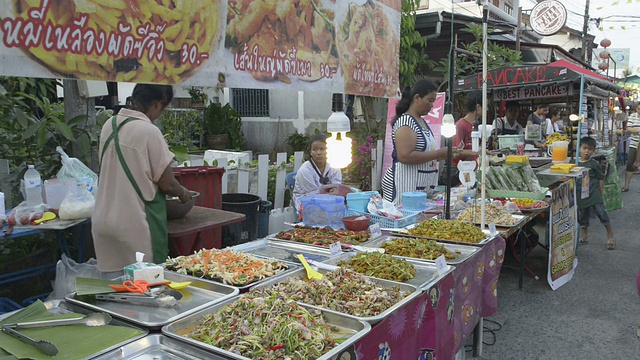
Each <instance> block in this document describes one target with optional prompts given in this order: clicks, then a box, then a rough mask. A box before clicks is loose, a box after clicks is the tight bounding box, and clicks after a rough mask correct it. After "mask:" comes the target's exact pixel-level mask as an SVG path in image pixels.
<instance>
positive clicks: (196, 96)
mask: <svg viewBox="0 0 640 360" xmlns="http://www.w3.org/2000/svg"><path fill="white" fill-rule="evenodd" d="M187 92H188V93H189V96H190V97H191V107H192V108H194V109H199V110H202V109H204V107H205V106H206V104H207V101H208V100H209V96H207V93H205V92H204V88H203V87H201V86H192V87H190V88H189V89H187Z"/></svg>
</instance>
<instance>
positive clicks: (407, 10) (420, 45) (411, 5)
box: [399, 0, 428, 87]
mask: <svg viewBox="0 0 640 360" xmlns="http://www.w3.org/2000/svg"><path fill="white" fill-rule="evenodd" d="M419 6H420V0H404V1H402V18H401V21H400V78H399V80H400V86H401V87H403V86H406V85H411V84H413V83H414V82H415V76H416V71H418V70H419V69H420V66H421V65H423V64H426V63H427V62H428V60H427V56H426V54H425V48H426V46H427V40H426V39H425V38H423V37H422V35H420V33H419V32H418V31H417V30H416V10H417V9H418V7H419Z"/></svg>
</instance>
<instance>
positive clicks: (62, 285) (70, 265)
mask: <svg viewBox="0 0 640 360" xmlns="http://www.w3.org/2000/svg"><path fill="white" fill-rule="evenodd" d="M78 277H83V278H91V279H102V273H101V272H100V270H98V262H97V261H96V259H94V258H91V259H89V260H88V261H87V262H84V263H80V264H79V263H77V262H75V261H73V260H72V259H69V258H68V257H67V255H65V254H62V258H61V260H58V263H57V264H56V279H55V281H54V282H53V292H52V293H51V295H50V297H49V298H53V299H64V297H65V296H67V295H68V294H70V293H72V292H75V291H76V278H78Z"/></svg>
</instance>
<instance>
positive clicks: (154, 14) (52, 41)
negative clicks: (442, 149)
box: [0, 0, 401, 97]
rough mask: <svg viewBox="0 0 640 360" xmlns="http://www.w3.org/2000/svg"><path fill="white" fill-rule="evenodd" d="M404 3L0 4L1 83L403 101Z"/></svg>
mask: <svg viewBox="0 0 640 360" xmlns="http://www.w3.org/2000/svg"><path fill="white" fill-rule="evenodd" d="M400 6H401V2H400V0H384V1H372V0H369V1H363V0H357V1H356V0H353V1H335V0H314V1H307V2H300V3H294V2H289V1H287V2H284V1H265V0H236V1H232V2H228V1H227V0H207V1H201V0H183V1H166V2H158V1H157V0H138V1H135V2H132V1H126V0H110V1H104V0H83V1H76V0H31V1H26V0H0V17H1V20H0V37H1V39H2V41H1V42H0V55H1V56H2V59H3V61H2V62H1V63H0V75H6V76H29V77H47V78H77V79H84V80H105V81H126V82H144V83H160V84H172V85H174V84H182V85H185V86H192V85H198V86H219V87H222V86H226V87H237V88H267V89H270V88H279V89H291V90H302V91H305V90H306V91H321V92H337V93H348V94H356V95H370V96H377V97H396V96H397V95H398V87H399V85H398V72H399V70H398V69H399V52H400Z"/></svg>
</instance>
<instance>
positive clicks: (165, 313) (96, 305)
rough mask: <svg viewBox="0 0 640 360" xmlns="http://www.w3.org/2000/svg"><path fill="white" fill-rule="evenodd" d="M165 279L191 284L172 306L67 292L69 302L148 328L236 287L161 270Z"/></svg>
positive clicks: (230, 293) (209, 302)
mask: <svg viewBox="0 0 640 360" xmlns="http://www.w3.org/2000/svg"><path fill="white" fill-rule="evenodd" d="M164 278H165V280H170V281H174V282H182V281H191V285H189V286H187V287H186V288H184V289H182V290H180V292H181V293H182V299H180V300H178V304H177V305H175V306H172V307H155V306H144V305H132V304H126V303H118V302H111V301H98V300H95V297H94V296H91V295H87V296H80V297H77V296H76V293H75V292H74V293H71V294H69V295H67V297H66V300H67V301H68V302H70V303H73V304H76V305H79V306H83V307H86V308H88V309H91V310H94V311H102V312H106V313H109V314H111V315H112V316H114V317H117V318H120V319H123V320H126V321H129V322H132V323H134V324H138V325H141V326H145V327H148V328H150V329H159V328H160V327H162V326H163V325H166V324H168V323H170V322H172V321H176V320H178V319H181V318H183V317H185V316H188V315H190V314H193V313H194V312H196V311H198V310H200V309H203V308H206V307H209V306H211V305H214V304H216V303H219V302H221V301H224V300H226V299H229V298H231V297H234V296H236V295H238V292H239V291H238V289H236V288H234V287H231V286H228V285H224V284H220V283H217V282H213V281H204V280H202V279H199V278H194V277H192V276H187V275H182V274H178V273H175V272H171V271H165V273H164Z"/></svg>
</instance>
